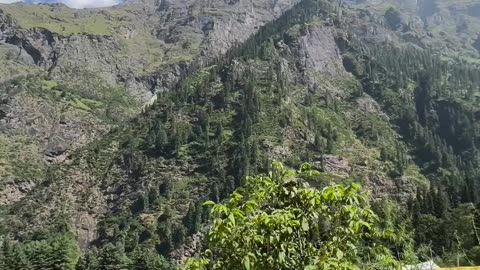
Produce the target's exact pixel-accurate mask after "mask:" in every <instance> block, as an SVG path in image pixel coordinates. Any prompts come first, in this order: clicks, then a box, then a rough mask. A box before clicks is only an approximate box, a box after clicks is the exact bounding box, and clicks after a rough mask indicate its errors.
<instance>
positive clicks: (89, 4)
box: [0, 0, 122, 8]
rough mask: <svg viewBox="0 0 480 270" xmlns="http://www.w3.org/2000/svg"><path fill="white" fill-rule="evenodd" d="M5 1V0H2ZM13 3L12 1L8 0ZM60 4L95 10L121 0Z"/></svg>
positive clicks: (79, 0)
mask: <svg viewBox="0 0 480 270" xmlns="http://www.w3.org/2000/svg"><path fill="white" fill-rule="evenodd" d="M0 1H3V0H0ZM7 1H11V0H7ZM58 2H61V3H64V4H65V5H67V6H69V7H72V8H95V7H109V6H113V5H117V4H120V3H121V2H122V1H121V0H60V1H58Z"/></svg>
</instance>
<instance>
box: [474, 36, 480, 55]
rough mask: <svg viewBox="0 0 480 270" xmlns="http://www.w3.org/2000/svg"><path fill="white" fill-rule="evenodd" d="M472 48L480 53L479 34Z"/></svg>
mask: <svg viewBox="0 0 480 270" xmlns="http://www.w3.org/2000/svg"><path fill="white" fill-rule="evenodd" d="M473 47H474V48H475V49H477V51H478V52H479V53H480V34H478V37H477V39H476V40H475V42H474V43H473Z"/></svg>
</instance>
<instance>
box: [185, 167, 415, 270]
mask: <svg viewBox="0 0 480 270" xmlns="http://www.w3.org/2000/svg"><path fill="white" fill-rule="evenodd" d="M272 167H273V168H272V171H271V172H270V173H269V174H268V175H258V176H255V177H247V179H246V184H245V187H244V188H241V189H238V190H237V191H235V192H234V193H233V194H232V196H231V197H230V198H229V199H228V200H227V201H226V203H225V204H220V203H219V204H215V203H214V202H212V201H209V202H206V203H205V205H208V206H213V208H212V215H213V217H212V218H213V225H212V227H211V228H210V230H209V232H208V247H209V249H208V250H206V251H205V255H204V257H201V258H199V259H190V260H187V262H186V265H185V269H192V270H193V269H239V267H240V268H242V269H247V270H248V269H265V270H267V269H326V270H330V269H398V268H399V262H397V261H396V259H395V258H394V256H393V255H392V254H393V253H391V251H389V250H388V248H387V246H385V245H384V244H385V243H388V242H390V243H391V244H392V245H393V244H394V243H395V241H396V240H398V239H400V237H398V236H399V235H396V236H395V233H396V232H395V231H394V230H391V229H390V228H389V229H387V230H383V229H382V228H381V227H380V220H379V218H378V217H377V216H376V215H375V214H374V213H373V212H372V210H371V209H370V208H369V207H368V200H367V196H366V195H365V194H363V193H361V192H360V191H359V187H358V185H356V184H350V185H348V186H341V185H333V186H328V187H325V188H324V189H322V190H321V191H320V190H317V189H314V188H311V187H310V186H309V185H308V184H307V183H305V182H304V180H302V179H303V178H306V179H308V178H311V177H315V176H316V175H317V174H318V173H319V172H316V171H311V170H310V165H309V164H303V165H302V166H301V169H300V170H299V171H298V172H295V171H292V170H285V169H283V166H282V164H281V163H278V162H275V163H273V165H272ZM395 246H396V249H397V250H396V252H397V253H396V254H400V253H401V254H402V256H403V255H405V254H408V253H409V252H410V253H411V251H409V250H408V248H409V247H408V246H407V247H405V246H403V244H402V243H398V242H397V243H395ZM209 258H213V259H212V260H210V259H209ZM240 265H241V266H243V267H241V266H240ZM207 266H208V267H207Z"/></svg>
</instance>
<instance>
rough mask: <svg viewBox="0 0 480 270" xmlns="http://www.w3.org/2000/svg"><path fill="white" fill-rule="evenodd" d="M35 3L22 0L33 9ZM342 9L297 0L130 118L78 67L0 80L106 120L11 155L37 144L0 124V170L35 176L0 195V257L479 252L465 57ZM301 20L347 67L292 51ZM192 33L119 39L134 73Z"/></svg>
mask: <svg viewBox="0 0 480 270" xmlns="http://www.w3.org/2000/svg"><path fill="white" fill-rule="evenodd" d="M19 6H21V5H13V6H11V8H12V9H15V8H16V7H19ZM40 8H41V9H42V10H41V12H39V13H38V14H33V15H32V16H34V17H36V16H37V15H39V14H44V13H45V12H47V13H48V12H50V11H48V10H44V9H45V8H47V9H48V8H50V7H48V6H41V7H40ZM13 11H15V10H13ZM13 11H12V12H13ZM123 11H124V10H123V9H114V10H112V11H104V13H101V11H91V12H99V14H103V15H105V14H109V12H111V13H110V15H112V14H114V17H115V16H121V15H122V12H123ZM342 11H343V9H342V8H341V7H340V6H338V5H337V4H336V3H332V2H329V1H316V0H303V1H301V2H299V3H298V4H297V5H295V6H294V7H293V8H292V9H291V10H289V11H287V12H286V13H285V14H284V15H283V16H281V17H280V18H279V19H278V20H276V21H274V22H271V23H269V24H267V25H266V26H265V27H262V28H261V29H259V31H258V33H257V34H255V35H254V36H252V37H251V38H249V39H248V40H247V41H246V42H245V43H244V44H239V45H238V46H236V47H234V48H232V49H231V50H230V51H229V52H228V53H227V54H226V55H224V56H222V57H219V59H215V60H211V62H210V63H209V64H208V65H205V63H202V64H201V65H200V64H198V63H196V62H194V63H192V64H191V65H190V66H189V68H188V74H182V75H181V78H180V81H179V83H178V85H177V86H176V87H175V89H172V90H171V91H170V92H162V93H159V94H158V98H157V101H156V102H155V103H154V104H152V105H151V106H150V107H149V108H146V109H145V110H144V111H142V112H141V113H139V114H138V115H137V116H136V117H133V118H131V116H132V115H134V114H135V113H137V111H136V109H135V108H138V107H139V106H138V104H137V103H136V102H132V100H131V99H130V97H129V95H128V94H127V92H126V90H125V89H123V88H119V87H112V86H110V85H106V84H104V83H102V80H101V79H98V77H96V76H94V75H95V74H91V73H89V72H86V71H82V72H78V74H75V76H77V77H86V78H89V80H85V81H78V80H68V78H67V76H65V77H62V78H57V79H56V80H53V79H51V80H50V79H49V80H45V78H40V77H28V78H20V79H18V80H15V82H12V85H13V86H12V88H9V89H15V90H17V89H18V90H22V91H23V92H21V95H20V96H17V98H18V97H22V98H25V99H26V100H33V99H35V100H37V101H38V100H41V101H42V102H44V103H42V104H47V105H49V106H52V108H55V109H57V108H59V110H58V111H59V112H61V115H62V116H64V117H67V119H70V120H72V119H73V120H78V119H80V120H78V121H85V122H81V123H82V124H81V126H82V127H83V124H84V123H86V124H85V126H87V127H89V128H90V127H98V126H103V125H109V124H112V126H114V128H113V129H111V130H110V132H106V131H105V132H103V133H101V134H104V136H103V137H102V138H98V139H97V140H95V141H93V142H91V143H89V144H88V145H86V146H83V147H80V148H78V149H75V150H74V151H72V153H71V159H70V160H69V161H68V162H66V163H65V164H62V165H58V166H48V167H42V165H40V164H41V161H42V159H41V156H38V155H28V153H29V151H31V152H35V151H37V152H40V148H39V146H38V144H35V143H33V144H29V143H26V142H25V143H24V142H23V141H22V138H23V137H8V138H7V137H5V138H4V137H0V154H2V155H0V173H1V176H5V177H7V176H8V177H9V176H11V175H14V174H16V175H21V177H20V178H22V179H29V177H38V178H41V179H43V181H42V180H39V185H38V186H37V187H36V188H35V189H34V190H32V191H31V192H30V193H29V194H28V196H27V197H26V198H25V199H23V200H21V201H19V202H17V203H15V204H13V205H11V206H8V207H5V208H3V209H0V210H1V213H2V217H1V219H0V232H1V233H2V235H9V236H8V237H6V236H5V237H3V238H2V245H3V246H4V247H5V248H4V249H3V251H2V252H1V253H0V265H2V266H4V265H7V266H8V267H10V268H7V269H28V267H30V268H33V269H37V268H38V267H40V266H37V265H42V266H41V267H40V268H39V269H50V268H53V266H52V265H63V268H62V269H73V268H74V267H76V269H79V270H86V269H88V270H93V269H138V268H141V269H168V270H169V269H173V268H174V266H173V263H172V261H173V260H175V259H178V258H179V257H182V256H184V255H185V254H186V255H188V256H192V254H194V253H201V256H200V257H199V258H196V259H195V258H192V259H190V260H189V261H188V262H187V264H186V265H185V267H186V268H187V269H203V268H206V269H210V267H211V268H213V269H239V268H240V269H242V268H244V269H247V270H248V269H395V268H397V267H399V266H400V265H401V264H407V263H408V264H410V263H414V262H415V261H416V257H417V256H416V255H414V254H417V255H418V257H419V259H420V260H425V259H430V258H432V257H433V259H435V260H437V261H438V262H439V263H441V264H443V265H456V264H458V265H471V264H475V263H480V261H479V260H480V259H479V258H480V255H479V250H480V239H479V238H478V234H479V231H478V228H480V218H479V217H480V207H478V206H477V205H478V204H479V203H480V197H479V196H478V194H480V183H479V179H480V171H479V170H478V168H479V166H480V164H479V162H480V156H479V152H478V150H477V149H478V147H479V143H480V137H479V134H478V130H479V128H480V126H479V123H478V115H480V112H479V110H478V96H479V93H480V89H479V87H478V86H479V85H480V72H479V70H478V68H476V67H475V66H470V65H469V64H467V63H464V62H461V61H457V62H456V61H450V62H444V61H443V60H442V59H441V58H440V57H438V56H435V54H434V53H433V52H432V51H431V50H428V49H419V48H418V47H413V46H412V47H411V46H407V45H406V46H403V44H402V46H396V45H398V44H392V45H391V46H390V45H386V44H382V45H379V44H371V43H370V40H369V39H363V38H362V36H361V35H358V31H359V28H362V29H363V27H364V26H365V25H361V26H356V25H354V24H348V22H349V21H348V20H349V19H350V18H349V16H342ZM22 12H24V11H22ZM69 12H71V11H69ZM78 12H79V13H78V16H79V17H78V18H75V20H73V21H70V22H71V23H72V24H74V25H73V26H72V25H69V26H68V27H66V28H65V29H60V30H58V29H57V28H56V27H59V25H62V23H59V24H57V23H55V24H54V25H48V27H50V28H52V29H56V30H55V31H60V32H61V31H65V32H64V33H65V34H68V33H76V31H77V30H76V26H75V25H76V24H77V23H78V21H76V20H77V19H78V20H80V19H81V18H86V17H82V16H83V15H82V14H83V13H82V12H83V11H78ZM85 12H90V11H85ZM17 15H18V16H20V14H17ZM103 15H102V16H103ZM29 16H30V15H28V16H26V17H25V20H26V21H25V22H23V23H24V24H25V25H28V23H29V22H28V20H30V19H32V17H29ZM52 16H53V15H52ZM56 16H67V15H64V14H59V15H56ZM69 16H70V15H69ZM72 16H73V15H72ZM85 16H86V15H85ZM89 16H90V15H89ZM105 16H106V15H105ZM365 16H367V15H365ZM67 17H68V16H67ZM67 17H65V18H67ZM127 17H128V16H127ZM79 18H80V19H79ZM354 19H358V20H360V19H359V18H357V17H355V18H354ZM367 19H368V18H367ZM125 20H126V21H128V19H125ZM80 21H81V20H80ZM97 22H98V21H97ZM114 22H115V20H114V19H112V20H108V23H109V24H110V23H114ZM93 23H95V21H93ZM100 23H101V20H100ZM369 23H371V22H369ZM32 24H36V21H33V22H32ZM102 24H103V23H102ZM366 25H367V26H368V24H366ZM370 25H371V24H370ZM315 27H325V28H327V29H328V32H329V33H335V35H336V36H335V38H336V40H335V41H336V42H337V45H338V48H339V49H340V51H341V53H342V55H343V64H344V67H345V69H346V70H347V71H348V72H350V73H351V74H347V73H345V72H341V71H335V72H332V73H334V74H333V75H328V76H327V75H326V74H319V73H317V72H315V71H313V70H307V71H305V69H308V67H307V66H306V65H304V64H303V63H302V62H303V61H304V60H300V59H297V55H296V54H295V53H297V52H296V51H299V50H300V49H299V46H297V45H298V44H303V43H301V42H300V40H305V39H308V38H309V37H310V36H309V35H310V34H311V31H313V30H315ZM357 27H358V28H357ZM92 29H93V30H92ZM92 29H89V30H88V31H91V32H92V33H97V34H99V33H101V32H102V31H104V29H103V30H102V29H100V28H98V29H100V30H98V29H97V28H96V26H95V27H93V28H92ZM108 29H110V28H108ZM112 29H115V30H118V29H119V28H115V27H113V28H112ZM312 29H313V30H312ZM97 30H98V32H96V31H97ZM144 34H145V33H144V32H141V33H140V34H139V35H140V36H141V37H143V36H142V35H144ZM190 34H191V33H190ZM197 34H198V33H194V34H192V35H193V39H192V40H193V41H192V44H193V45H192V47H191V48H187V47H188V46H186V48H184V50H181V49H179V48H178V46H177V47H175V46H176V45H172V46H168V45H165V47H162V46H163V45H162V46H157V45H160V44H159V42H158V40H157V41H154V40H153V39H149V42H151V44H150V45H148V46H146V47H139V48H138V49H136V48H135V46H136V45H138V43H139V42H140V41H141V39H140V38H139V39H138V40H134V39H133V40H128V41H125V44H124V45H125V46H126V51H125V52H126V53H127V54H130V53H132V54H131V57H137V56H139V57H140V55H141V54H145V55H144V56H142V57H150V55H153V58H155V59H153V60H152V61H150V62H149V61H147V62H146V64H145V65H144V66H143V70H141V71H140V73H142V72H145V73H149V72H151V71H153V70H155V68H156V66H157V64H158V65H160V64H161V63H168V64H169V63H174V62H177V61H180V60H191V59H192V58H191V56H192V55H195V54H196V53H197V49H198V47H199V46H200V40H201V38H200V35H201V34H199V35H197ZM332 35H333V34H332ZM150 38H151V36H150ZM182 38H191V37H190V36H183V37H182ZM332 39H333V37H332ZM139 40H140V41H139ZM302 42H303V41H302ZM177 45H178V44H177ZM187 45H188V44H187ZM150 46H151V47H150ZM130 50H131V51H130ZM133 50H135V52H134V51H133ZM182 53H183V54H182ZM298 54H300V52H298ZM337 56H338V55H335V57H336V59H338V57H337ZM142 59H143V58H142ZM332 61H334V60H332ZM326 62H328V61H326ZM152 63H154V64H152ZM339 63H341V61H339ZM327 67H328V63H327ZM69 75H71V74H69ZM25 104H38V103H34V102H32V103H25ZM45 115H46V113H45ZM59 121H62V122H65V121H63V120H62V119H61V118H59ZM121 122H124V123H122V124H118V123H121ZM88 130H89V132H90V131H92V130H93V129H88ZM19 142H20V143H19ZM12 149H13V151H14V153H21V154H22V155H21V157H22V158H18V157H17V156H15V157H14V158H12V157H11V156H12V153H11V151H12ZM32 149H33V150H32ZM4 155H5V156H6V157H7V158H2V157H3V156H4ZM24 156H28V159H25V160H24V161H25V163H22V162H21V161H22V160H23V159H24ZM272 160H281V161H282V162H283V163H284V164H285V166H286V167H289V168H295V167H298V166H301V164H302V162H303V161H307V162H309V164H312V165H303V167H301V170H300V171H299V172H293V171H291V170H287V169H283V167H282V166H281V165H280V163H274V165H273V168H272V171H271V172H269V169H270V167H269V166H270V164H271V162H272ZM18 164H20V165H19V167H18V168H21V170H19V171H16V172H15V173H13V169H12V167H13V165H15V166H16V165H18ZM30 164H31V165H30ZM37 167H38V168H40V169H37ZM41 168H45V170H43V171H42V169H41ZM47 168H48V169H47ZM311 169H315V170H317V171H311ZM249 175H256V176H254V177H248V176H249ZM14 181H17V179H14ZM354 182H359V183H361V184H362V186H364V188H365V189H366V190H370V191H371V192H372V193H373V196H372V197H367V196H366V195H365V194H363V193H362V192H361V191H360V189H359V186H358V184H356V183H354ZM232 193H233V194H232ZM207 200H209V201H210V202H209V203H207V205H202V204H201V202H203V201H207ZM46 206H48V207H46ZM208 206H213V210H212V212H210V209H209V207H208ZM80 217H81V218H80ZM83 219H85V220H86V221H84V220H83ZM73 222H75V228H73V226H72V227H69V226H71V224H72V223H73ZM207 226H210V229H209V230H208V232H207V234H206V238H207V241H206V243H200V242H202V241H201V240H199V239H202V236H205V227H207ZM79 228H81V229H79ZM85 231H88V236H85V234H87V233H85ZM52 232H57V233H58V235H57V234H52ZM92 233H95V237H93V238H94V239H92V237H91V236H90V234H92ZM78 242H79V243H81V244H82V249H83V250H82V254H81V255H80V254H79V250H78V249H79V245H78ZM200 244H205V245H206V246H204V245H202V246H200ZM189 248H190V249H191V250H190V249H189ZM12 250H13V251H12ZM57 256H59V258H58V257H57ZM12 257H17V258H20V259H18V260H16V261H15V262H14V261H13V260H12V259H11V258H12ZM17 262H18V263H19V264H20V265H19V266H17V265H15V266H12V265H13V264H14V263H17ZM42 267H43V268H42Z"/></svg>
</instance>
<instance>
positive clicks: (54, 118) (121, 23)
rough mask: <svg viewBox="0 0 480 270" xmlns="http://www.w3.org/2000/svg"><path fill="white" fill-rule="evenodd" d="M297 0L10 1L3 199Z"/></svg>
mask: <svg viewBox="0 0 480 270" xmlns="http://www.w3.org/2000/svg"><path fill="white" fill-rule="evenodd" d="M293 3H294V2H289V1H276V2H275V3H269V2H261V1H259V2H256V3H243V2H242V3H236V4H235V3H230V4H229V3H225V2H223V1H217V2H209V3H204V2H202V1H190V2H178V1H175V2H174V3H170V2H168V1H163V2H161V3H160V2H158V1H131V2H127V3H125V4H123V5H120V6H117V7H114V8H111V9H85V10H74V9H70V8H68V7H66V6H64V5H60V4H55V5H31V4H23V3H18V4H11V5H0V25H1V28H0V59H2V66H1V67H0V78H1V81H2V85H1V86H0V95H1V97H2V99H1V100H2V105H1V107H0V118H1V120H2V122H0V132H1V135H0V136H1V139H2V141H3V142H4V143H2V148H1V150H0V151H2V152H4V153H8V154H5V156H8V158H7V160H6V161H4V163H3V164H2V165H1V170H0V171H1V172H2V176H3V177H2V180H1V181H0V182H1V183H0V185H1V186H2V187H4V188H2V190H1V191H0V204H10V203H11V202H15V201H18V200H19V199H20V198H21V197H22V196H23V195H24V194H25V193H27V192H28V191H29V190H31V189H32V188H33V187H34V186H35V185H36V184H37V183H39V182H41V181H43V180H44V177H45V170H47V168H48V167H49V166H48V164H47V165H44V164H43V163H45V162H44V161H47V162H48V163H52V162H54V163H55V162H64V161H65V160H67V159H68V156H69V155H70V153H71V152H73V151H74V150H75V149H76V148H77V147H78V146H83V145H86V144H87V143H88V142H90V141H91V140H92V139H94V138H98V137H100V136H102V135H104V134H105V133H106V132H108V131H109V130H110V129H111V128H112V127H115V126H116V125H117V124H118V123H121V122H123V121H125V120H127V119H129V118H131V117H132V116H134V115H136V114H137V113H139V112H140V110H141V108H142V104H143V103H144V102H146V101H148V100H149V99H151V98H152V97H153V96H154V94H155V93H157V92H161V91H167V90H169V89H171V88H173V87H174V86H175V84H176V83H177V81H178V80H179V79H180V78H181V77H182V76H184V75H185V74H187V73H188V72H189V69H190V68H189V65H190V63H191V62H192V61H193V60H194V59H198V60H197V61H198V62H200V63H201V62H202V61H203V60H201V58H204V59H208V58H210V57H212V56H213V55H218V54H219V53H221V52H224V51H225V50H227V49H228V48H229V47H231V46H233V45H234V44H237V43H238V42H242V41H243V40H245V39H246V38H247V37H248V36H249V35H250V34H252V33H253V32H254V31H255V30H256V29H257V28H258V27H259V26H261V25H263V24H265V23H266V22H268V21H270V20H272V19H273V18H275V17H277V16H279V15H280V14H282V12H283V11H285V10H286V9H288V8H289V7H291V5H292V4H293ZM253 5H255V8H253ZM233 22H235V23H233ZM239 29H242V31H239ZM232 33H236V34H232ZM24 141H28V144H27V145H23V143H21V142H24ZM25 163H26V164H28V163H31V164H32V165H33V166H32V167H31V172H29V170H30V169H27V170H25V167H26V165H22V164H25ZM27 167H28V166H27Z"/></svg>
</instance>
